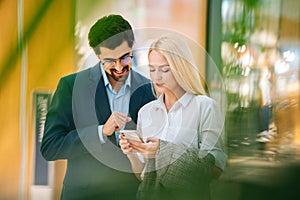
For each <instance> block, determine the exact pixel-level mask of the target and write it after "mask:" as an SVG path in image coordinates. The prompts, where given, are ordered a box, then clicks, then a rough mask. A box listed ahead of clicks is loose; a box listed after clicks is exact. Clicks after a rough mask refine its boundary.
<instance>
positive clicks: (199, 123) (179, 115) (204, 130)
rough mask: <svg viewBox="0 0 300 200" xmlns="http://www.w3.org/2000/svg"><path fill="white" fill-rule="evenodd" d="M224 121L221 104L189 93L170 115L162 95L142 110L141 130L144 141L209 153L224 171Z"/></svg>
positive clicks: (139, 117)
mask: <svg viewBox="0 0 300 200" xmlns="http://www.w3.org/2000/svg"><path fill="white" fill-rule="evenodd" d="M224 121H225V120H224V116H223V115H222V114H221V112H220V109H219V106H218V105H217V103H216V102H215V101H214V100H213V99H211V98H209V97H207V96H205V95H192V94H189V93H185V94H184V95H183V96H182V97H181V98H180V99H178V100H177V101H176V103H175V104H174V105H173V106H172V108H171V109H170V110H169V112H167V110H166V107H165V104H164V102H163V95H161V96H160V97H159V98H158V99H157V100H155V101H152V102H149V103H148V104H146V105H144V106H143V107H142V108H141V109H140V111H139V114H138V123H137V129H138V131H139V133H140V134H141V136H142V137H143V138H144V139H145V138H148V137H156V138H158V139H160V140H165V141H167V142H171V143H175V144H184V145H186V146H187V147H189V148H199V149H200V150H204V151H207V152H209V153H211V154H212V155H213V156H214V157H215V165H216V166H218V167H220V168H221V169H223V170H224V169H225V165H226V160H227V155H226V154H225V152H224V149H223V142H222V138H223V136H222V133H223V128H224Z"/></svg>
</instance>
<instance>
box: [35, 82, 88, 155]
mask: <svg viewBox="0 0 300 200" xmlns="http://www.w3.org/2000/svg"><path fill="white" fill-rule="evenodd" d="M73 84H74V78H73V77H71V76H69V77H65V78H62V79H61V80H60V82H59V84H58V86H57V89H56V91H55V93H54V96H53V98H52V101H51V104H50V107H49V110H48V113H47V117H46V123H45V129H44V136H43V140H42V145H41V153H42V155H43V156H44V158H45V159H46V160H57V159H68V158H72V157H75V156H78V155H82V154H85V153H87V150H86V148H85V147H84V145H83V144H82V142H81V139H80V137H79V136H78V133H77V130H76V128H75V125H74V120H73V113H72V90H73Z"/></svg>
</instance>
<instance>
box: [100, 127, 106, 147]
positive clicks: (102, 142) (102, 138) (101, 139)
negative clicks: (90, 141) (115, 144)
mask: <svg viewBox="0 0 300 200" xmlns="http://www.w3.org/2000/svg"><path fill="white" fill-rule="evenodd" d="M102 129H103V125H99V126H98V136H99V139H100V142H101V144H104V143H105V142H106V140H107V137H106V136H105V135H103V133H102Z"/></svg>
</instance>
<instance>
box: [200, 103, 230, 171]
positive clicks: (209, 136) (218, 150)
mask: <svg viewBox="0 0 300 200" xmlns="http://www.w3.org/2000/svg"><path fill="white" fill-rule="evenodd" d="M202 109H203V110H202V112H201V117H200V121H199V123H200V124H201V125H200V126H199V130H198V132H199V134H200V136H199V138H200V141H199V143H200V144H199V146H200V150H202V151H207V152H208V153H210V154H212V155H213V156H214V157H215V165H216V166H217V167H219V168H221V169H222V170H224V169H225V166H226V161H227V155H226V153H225V151H224V142H223V139H224V122H225V120H224V116H223V115H222V113H221V111H220V108H219V106H218V105H217V103H216V102H215V101H214V100H212V99H211V100H210V101H208V105H206V106H205V108H203V107H202Z"/></svg>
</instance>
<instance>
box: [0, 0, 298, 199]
mask: <svg viewBox="0 0 300 200" xmlns="http://www.w3.org/2000/svg"><path fill="white" fill-rule="evenodd" d="M111 13H115V14H121V15H123V16H124V17H125V18H126V19H128V20H129V21H130V23H131V25H132V26H133V27H134V28H136V29H141V28H149V27H155V28H161V29H168V30H172V31H176V32H178V33H180V34H182V35H185V36H186V37H188V38H190V39H191V40H192V41H194V42H195V43H197V44H198V45H199V46H201V47H203V48H204V49H206V51H207V52H208V54H209V56H210V58H211V59H212V60H213V61H214V63H215V66H217V69H218V70H217V73H218V74H216V70H213V69H212V67H211V66H210V64H205V62H204V65H203V68H202V70H203V71H202V73H203V74H204V76H205V79H206V84H207V86H208V88H210V89H211V91H210V92H215V91H217V92H218V91H219V92H225V94H226V97H227V98H226V99H227V101H226V105H225V106H224V108H225V109H226V124H225V141H226V144H225V145H226V151H227V153H228V156H229V159H228V166H227V169H226V170H225V171H224V173H223V174H222V176H221V177H220V178H219V179H218V180H213V182H212V199H215V200H217V199H218V200H219V199H220V200H223V199H226V200H227V199H230V200H235V199H283V198H284V199H296V198H297V197H299V194H298V193H297V191H298V189H299V186H297V185H298V182H297V180H298V179H299V178H300V121H299V119H300V104H299V103H300V100H299V96H300V82H299V81H300V70H299V67H300V58H299V56H300V1H299V0H164V1H160V0H64V1H59V0H38V1H36V0H0V25H1V28H0V45H1V48H0V103H1V104H0V111H1V115H0V124H1V128H0V130H1V132H0V158H1V165H0V180H1V182H0V199H59V196H60V190H61V187H62V181H63V177H64V173H65V165H66V163H65V161H55V162H46V161H45V160H43V159H42V158H41V155H40V154H39V151H38V150H39V145H40V141H41V138H42V135H43V125H44V122H45V115H46V113H47V108H48V105H49V102H50V100H51V95H52V93H53V92H54V91H55V88H56V85H57V83H58V81H59V78H60V77H62V76H64V75H67V74H69V73H73V72H76V71H79V70H82V69H85V68H87V67H90V66H92V65H93V64H94V63H95V62H96V60H95V58H94V57H93V54H92V51H91V49H90V48H89V46H88V42H87V32H88V30H89V28H90V26H91V25H92V24H93V23H94V22H95V21H96V20H97V19H98V18H100V17H102V16H104V15H107V14H111ZM196 54H197V52H196ZM219 76H221V81H220V80H219V78H216V77H219ZM216 79H218V80H216Z"/></svg>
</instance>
